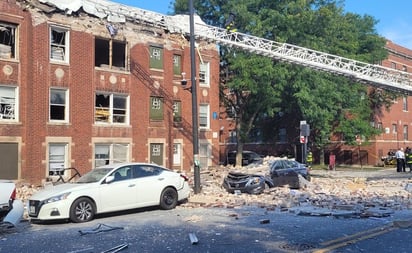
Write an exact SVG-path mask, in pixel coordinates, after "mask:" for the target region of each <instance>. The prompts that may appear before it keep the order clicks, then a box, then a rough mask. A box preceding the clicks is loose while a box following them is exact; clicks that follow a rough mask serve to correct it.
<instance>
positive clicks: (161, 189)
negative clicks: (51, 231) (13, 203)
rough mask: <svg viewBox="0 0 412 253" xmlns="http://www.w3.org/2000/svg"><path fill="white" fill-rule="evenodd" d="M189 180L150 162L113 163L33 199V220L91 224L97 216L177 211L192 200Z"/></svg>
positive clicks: (30, 213)
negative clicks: (154, 209)
mask: <svg viewBox="0 0 412 253" xmlns="http://www.w3.org/2000/svg"><path fill="white" fill-rule="evenodd" d="M189 193H190V188H189V184H188V178H187V177H186V176H185V175H183V174H180V173H176V172H173V171H171V170H169V169H167V168H164V167H161V166H157V165H154V164H147V163H120V164H109V165H104V166H102V167H98V168H95V169H93V170H91V171H89V172H88V173H86V174H84V175H83V176H82V177H80V178H79V179H78V180H77V181H76V182H74V183H64V184H58V185H55V186H50V187H49V188H45V189H43V190H41V191H39V192H37V193H36V194H34V195H33V196H32V197H31V198H30V199H29V206H28V213H29V216H30V217H31V219H32V220H33V221H44V220H55V219H69V220H71V221H72V222H76V223H78V222H87V221H90V220H92V219H93V218H94V217H95V215H96V214H101V213H108V212H114V211H120V210H128V209H134V208H141V207H148V206H160V208H162V209H172V208H175V207H176V205H177V204H178V202H180V201H184V200H186V199H187V198H188V197H189Z"/></svg>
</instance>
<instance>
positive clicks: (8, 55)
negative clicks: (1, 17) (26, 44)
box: [0, 22, 19, 60]
mask: <svg viewBox="0 0 412 253" xmlns="http://www.w3.org/2000/svg"><path fill="white" fill-rule="evenodd" d="M0 27H1V28H2V29H4V32H6V33H10V34H9V35H8V36H10V37H12V39H13V41H12V42H11V43H7V44H6V43H0V59H1V60H4V59H18V57H17V52H18V50H17V49H18V44H19V43H18V41H19V40H18V36H17V32H18V29H17V28H18V26H17V25H16V24H12V23H7V22H0ZM5 36H6V35H5Z"/></svg>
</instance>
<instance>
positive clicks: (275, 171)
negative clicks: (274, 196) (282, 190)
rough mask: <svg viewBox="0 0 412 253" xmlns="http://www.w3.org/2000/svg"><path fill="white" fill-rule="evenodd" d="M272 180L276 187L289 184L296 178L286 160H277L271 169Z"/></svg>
mask: <svg viewBox="0 0 412 253" xmlns="http://www.w3.org/2000/svg"><path fill="white" fill-rule="evenodd" d="M271 170H272V172H271V174H272V180H273V183H274V184H275V185H276V186H279V185H285V184H289V183H290V182H291V180H292V179H293V178H294V177H296V173H295V172H294V171H293V169H292V168H291V167H290V164H289V162H288V160H277V161H275V162H274V164H273V166H272V168H271Z"/></svg>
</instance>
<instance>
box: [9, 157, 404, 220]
mask: <svg viewBox="0 0 412 253" xmlns="http://www.w3.org/2000/svg"><path fill="white" fill-rule="evenodd" d="M269 165H270V158H269V159H268V158H265V159H264V162H263V163H262V164H252V165H249V166H244V167H239V168H235V167H233V166H219V167H213V168H209V169H202V170H201V192H200V193H199V194H193V193H192V194H191V196H190V197H189V200H188V201H187V202H185V203H183V204H182V205H179V208H196V207H199V206H202V207H219V208H238V207H242V206H245V205H246V206H258V207H261V208H266V209H267V210H279V211H282V212H285V211H288V212H293V213H296V214H299V215H318V216H320V215H328V216H334V217H361V218H366V217H385V216H386V215H390V214H391V212H393V211H397V210H410V209H412V173H397V172H396V169H394V168H379V169H377V170H374V171H360V170H359V169H356V170H351V169H347V170H341V171H330V170H312V171H311V172H310V173H311V180H310V181H307V180H304V178H303V177H299V178H300V180H301V181H302V182H301V183H302V186H303V187H301V188H300V189H291V188H290V187H289V186H288V185H285V186H280V187H272V188H265V189H264V190H263V192H262V193H261V194H259V195H256V194H248V193H243V192H240V191H234V193H229V192H227V191H226V190H225V188H224V187H223V186H222V183H223V181H224V178H225V177H226V176H227V175H228V173H229V172H231V171H238V172H241V173H248V174H257V175H259V174H260V175H263V176H265V175H268V173H269ZM188 176H189V178H193V175H188ZM42 188H43V186H33V185H28V184H20V185H18V188H17V195H18V198H20V199H21V200H23V201H26V200H27V199H28V198H29V197H30V196H31V195H32V194H33V193H34V192H36V191H38V190H39V189H42ZM26 218H27V217H26ZM194 220H196V219H195V218H194Z"/></svg>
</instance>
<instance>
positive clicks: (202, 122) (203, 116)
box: [199, 104, 210, 128]
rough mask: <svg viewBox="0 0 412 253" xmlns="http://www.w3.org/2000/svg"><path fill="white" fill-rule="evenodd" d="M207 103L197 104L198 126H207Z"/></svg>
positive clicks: (208, 116)
mask: <svg viewBox="0 0 412 253" xmlns="http://www.w3.org/2000/svg"><path fill="white" fill-rule="evenodd" d="M209 118H210V115H209V105H205V104H203V105H200V106H199V127H200V128H209Z"/></svg>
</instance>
